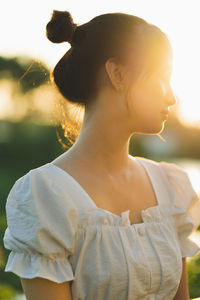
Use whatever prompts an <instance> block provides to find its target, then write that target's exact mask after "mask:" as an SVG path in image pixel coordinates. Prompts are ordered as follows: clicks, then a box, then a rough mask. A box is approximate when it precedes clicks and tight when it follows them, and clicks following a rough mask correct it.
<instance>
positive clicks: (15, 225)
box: [3, 168, 77, 283]
mask: <svg viewBox="0 0 200 300" xmlns="http://www.w3.org/2000/svg"><path fill="white" fill-rule="evenodd" d="M71 202H72V201H71ZM71 202H70V199H68V198H67V196H66V193H64V191H63V190H62V189H61V187H60V186H59V184H57V183H55V182H54V181H53V180H52V179H51V178H50V177H49V176H47V174H46V173H45V172H44V171H42V168H41V169H40V168H36V169H33V170H30V171H29V172H28V173H26V174H25V175H24V176H23V177H21V178H19V179H18V180H17V181H16V182H15V184H14V185H13V187H12V188H11V190H10V192H9V194H8V198H7V201H6V218H7V228H6V230H5V232H4V237H3V243H4V247H5V248H6V249H9V250H11V252H10V253H9V256H8V260H7V263H6V266H5V270H4V271H5V272H13V273H15V274H17V275H18V276H20V277H24V278H34V277H43V278H46V279H49V280H52V281H55V282H57V283H61V282H64V281H70V280H73V279H74V271H73V268H72V265H71V263H70V261H69V255H72V254H73V252H74V239H75V233H76V225H77V210H76V208H75V207H74V206H73V204H72V203H71Z"/></svg>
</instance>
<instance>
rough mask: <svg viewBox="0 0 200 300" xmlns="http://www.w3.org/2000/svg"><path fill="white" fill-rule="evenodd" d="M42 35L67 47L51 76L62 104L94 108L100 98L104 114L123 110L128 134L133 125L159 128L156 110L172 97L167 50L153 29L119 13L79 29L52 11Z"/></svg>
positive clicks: (137, 128)
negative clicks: (104, 110) (62, 101)
mask: <svg viewBox="0 0 200 300" xmlns="http://www.w3.org/2000/svg"><path fill="white" fill-rule="evenodd" d="M46 32H47V37H48V38H49V39H50V40H51V41H52V42H55V43H59V42H64V41H68V42H69V43H70V44H71V48H70V49H69V50H68V51H67V52H66V54H65V55H64V56H63V57H62V58H61V60H60V61H59V62H58V63H57V65H56V66H55V68H54V70H53V72H52V77H53V80H54V82H55V84H56V86H57V87H58V89H59V91H60V92H61V94H62V95H63V96H64V97H65V98H66V99H67V100H69V101H70V102H73V103H77V104H83V106H85V107H86V109H87V107H90V106H94V107H97V104H99V102H98V101H97V99H100V98H101V97H100V95H104V98H105V97H106V98H107V99H106V101H107V104H106V105H107V108H108V111H109V108H110V109H112V108H113V109H118V108H122V105H124V109H125V108H127V111H125V110H124V111H123V112H124V116H123V115H122V114H121V116H122V118H123V117H125V114H126V120H127V124H128V126H129V125H130V127H129V129H130V130H131V128H132V125H134V126H133V128H134V131H137V132H143V133H148V131H149V132H152V133H153V132H154V133H155V132H158V131H159V130H161V127H160V122H161V114H160V111H161V110H164V109H168V107H169V106H170V105H173V104H174V103H175V98H174V95H173V93H172V91H171V88H170V86H169V85H170V84H169V81H170V74H171V69H172V49H171V46H170V43H169V40H168V38H167V36H166V35H165V34H164V33H163V32H162V31H161V30H160V29H159V28H158V27H156V26H155V25H153V24H150V23H148V22H146V21H145V20H143V19H142V18H139V17H137V16H134V15H129V14H124V13H107V14H102V15H99V16H97V17H95V18H93V19H92V20H90V21H89V22H87V23H85V24H82V25H78V24H75V23H74V22H73V19H72V16H71V14H70V13H69V12H68V11H64V12H60V11H55V10H54V12H53V14H52V18H51V20H50V22H49V23H48V24H47V27H46ZM117 97H118V99H120V100H119V101H115V100H114V99H116V98H117ZM111 99H113V100H111ZM120 101H123V103H121V102H120ZM104 103H105V102H104ZM93 104H94V105H93ZM121 113H122V111H121ZM127 114H128V115H127ZM119 116H120V112H119ZM127 116H129V117H130V121H131V122H130V123H129V120H128V119H127ZM158 123H159V124H158Z"/></svg>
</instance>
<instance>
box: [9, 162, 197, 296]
mask: <svg viewBox="0 0 200 300" xmlns="http://www.w3.org/2000/svg"><path fill="white" fill-rule="evenodd" d="M135 158H136V159H138V162H139V163H142V165H143V166H144V167H145V169H146V171H147V174H148V176H149V178H150V180H151V184H152V187H153V189H154V192H155V195H156V198H157V203H158V205H156V206H152V207H149V208H147V209H145V210H142V211H141V217H142V220H143V222H142V223H138V224H130V219H129V210H127V211H124V212H122V214H121V216H118V215H116V214H114V213H112V212H110V211H108V210H104V209H102V208H100V207H97V206H96V204H95V203H94V201H93V200H92V199H91V197H90V196H89V195H88V193H87V192H86V191H85V190H84V189H83V187H82V186H81V185H80V184H79V183H78V182H77V181H76V180H75V179H74V178H73V177H72V176H71V175H70V174H69V173H67V172H66V171H64V170H62V169H61V168H59V167H57V166H56V165H54V164H53V163H51V162H50V163H47V164H45V165H43V166H40V167H38V168H35V169H32V170H30V171H29V172H28V173H26V174H25V175H24V176H22V177H21V178H19V179H18V180H17V181H16V182H15V184H14V185H13V187H12V189H11V190H10V193H9V195H8V198H7V202H6V215H7V224H8V227H7V228H6V231H5V233H4V237H3V242H4V246H5V248H7V249H10V250H11V252H10V254H9V257H8V260H7V264H6V267H5V272H13V273H15V274H17V275H18V276H20V277H24V278H34V277H43V278H46V279H49V280H52V281H55V282H57V283H61V282H65V281H71V283H70V287H71V294H72V299H73V300H94V299H95V300H105V299H106V300H136V299H137V300H144V299H146V300H147V299H148V300H153V299H157V300H172V299H173V298H174V296H175V294H176V291H177V289H178V286H179V283H180V279H181V274H182V257H187V256H194V255H196V254H197V253H199V251H200V245H198V244H197V243H195V242H193V241H192V240H191V239H190V235H191V233H192V232H194V231H195V230H196V229H197V227H198V225H199V224H200V198H199V197H198V196H197V194H196V192H195V191H194V189H193V187H192V184H191V182H190V179H189V177H188V175H187V173H186V171H184V170H183V169H182V168H181V167H179V166H178V165H176V164H174V163H168V162H163V161H161V162H156V161H153V160H150V159H146V158H142V157H135Z"/></svg>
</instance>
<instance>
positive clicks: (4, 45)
mask: <svg viewBox="0 0 200 300" xmlns="http://www.w3.org/2000/svg"><path fill="white" fill-rule="evenodd" d="M85 7H87V10H85ZM53 9H58V10H69V11H70V12H71V14H72V16H73V18H74V22H76V23H79V24H82V23H84V22H87V21H89V20H90V19H92V18H93V17H94V16H96V15H99V14H102V13H107V12H124V13H129V14H133V15H137V16H140V17H142V18H144V19H145V20H147V21H148V22H150V23H153V24H155V25H157V26H158V27H160V28H161V29H162V30H163V31H164V32H165V33H166V34H167V35H168V37H169V40H170V42H171V44H172V48H173V74H172V77H173V80H172V82H173V86H174V89H175V90H176V93H177V95H178V96H179V98H180V105H179V111H178V117H179V118H180V119H181V120H182V121H183V122H185V123H186V124H187V125H190V124H191V125H193V124H196V125H198V124H200V110H199V108H200V91H199V82H200V74H199V73H200V72H199V70H200V58H199V52H200V51H199V50H200V34H199V28H200V18H199V0H193V1H181V2H180V1H169V0H163V1H160V0H151V1H149V0H136V1H134V2H132V1H128V0H124V1H121V2H120V3H117V2H115V1H110V2H108V1H103V0H102V1H100V2H98V6H97V5H96V3H95V2H91V1H87V0H86V1H84V2H80V1H76V0H75V1H73V2H72V1H71V2H66V1H65V0H60V1H58V2H55V1H54V0H49V1H48V3H46V2H44V1H34V2H30V1H25V0H24V1H23V0H22V1H19V2H18V1H17V2H15V1H12V9H10V1H4V2H3V3H2V10H3V11H7V12H9V17H8V14H6V13H5V14H2V16H1V18H0V26H1V28H4V30H2V35H1V50H0V55H2V56H3V55H6V56H7V55H12V56H15V55H19V54H20V55H23V54H24V55H31V56H32V57H33V58H36V59H41V60H42V61H44V62H45V63H47V64H48V65H49V66H50V68H52V67H53V66H54V65H55V64H56V63H57V61H58V60H59V59H60V58H61V56H62V55H63V54H64V53H65V52H66V51H67V50H68V49H69V44H67V43H62V44H52V43H51V42H50V41H48V40H47V38H46V36H45V28H46V27H45V26H46V24H47V22H48V21H49V18H50V15H51V13H52V11H53ZM16 11H17V13H16ZM10 20H12V23H11V22H10ZM13 24H14V26H13ZM5 99H6V96H4V100H3V101H2V103H1V108H2V106H4V107H5V105H6V104H5V101H6V100H5ZM8 102H9V101H8ZM3 103H4V104H3ZM8 105H9V104H8ZM3 111H4V108H2V114H3Z"/></svg>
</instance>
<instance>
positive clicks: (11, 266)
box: [4, 250, 75, 283]
mask: <svg viewBox="0 0 200 300" xmlns="http://www.w3.org/2000/svg"><path fill="white" fill-rule="evenodd" d="M4 272H13V273H15V274H16V275H18V276H20V277H23V278H29V279H32V278H35V277H42V278H45V279H48V280H51V281H54V282H57V283H62V282H65V281H71V280H74V279H75V277H74V274H73V270H72V266H71V264H70V262H69V260H68V259H67V258H66V257H64V258H63V259H61V258H59V259H57V260H56V259H54V260H52V259H50V258H47V257H45V256H42V255H38V254H37V253H33V254H29V253H22V252H16V251H13V250H12V251H11V252H10V254H9V257H8V260H7V264H6V267H5V269H4Z"/></svg>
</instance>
